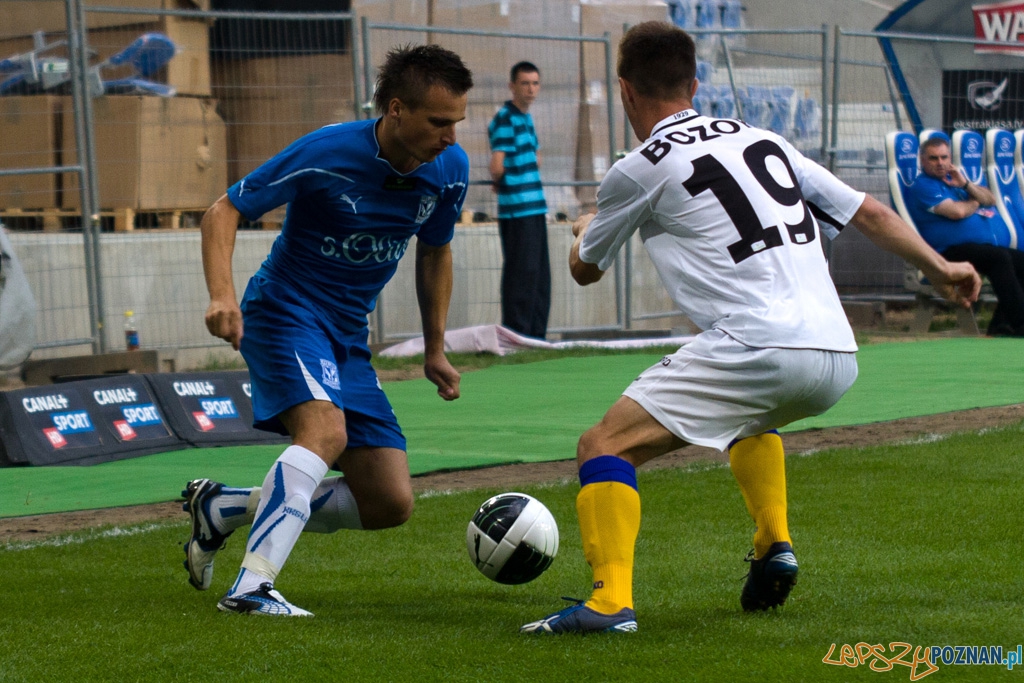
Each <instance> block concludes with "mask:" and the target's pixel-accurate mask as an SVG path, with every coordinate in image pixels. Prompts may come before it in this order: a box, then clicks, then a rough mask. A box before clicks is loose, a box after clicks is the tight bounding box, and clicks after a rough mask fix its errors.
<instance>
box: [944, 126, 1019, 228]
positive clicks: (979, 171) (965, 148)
mask: <svg viewBox="0 0 1024 683" xmlns="http://www.w3.org/2000/svg"><path fill="white" fill-rule="evenodd" d="M951 152H952V153H951V155H950V156H951V157H952V162H953V165H954V166H957V167H959V168H960V170H961V171H962V172H963V174H964V175H965V176H967V179H968V180H970V181H971V182H972V183H975V184H976V185H981V186H982V187H988V186H989V185H988V179H987V178H986V177H985V176H986V175H987V174H986V173H985V140H984V138H982V137H981V133H977V132H975V131H973V130H958V131H954V132H953V145H952V148H951ZM997 208H998V209H999V213H998V219H997V223H998V224H999V225H997V227H996V229H995V230H996V240H997V244H999V246H1002V247H1008V246H1010V236H1011V235H1013V237H1014V239H1016V230H1015V229H1014V228H1013V221H1012V220H1010V219H1009V217H1008V216H1004V215H1003V214H1004V213H1005V211H1006V207H1004V206H1003V205H1002V203H1001V202H1000V203H999V204H997Z"/></svg>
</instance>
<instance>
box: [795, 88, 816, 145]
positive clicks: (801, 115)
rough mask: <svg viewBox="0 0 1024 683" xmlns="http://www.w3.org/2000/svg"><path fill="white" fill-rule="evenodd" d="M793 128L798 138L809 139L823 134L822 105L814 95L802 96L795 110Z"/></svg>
mask: <svg viewBox="0 0 1024 683" xmlns="http://www.w3.org/2000/svg"><path fill="white" fill-rule="evenodd" d="M793 130H794V132H795V133H796V136H797V137H798V138H802V139H808V138H812V137H818V136H820V135H821V107H819V106H818V101H817V100H815V99H814V98H813V97H801V98H800V99H799V100H798V101H797V103H796V111H795V112H793Z"/></svg>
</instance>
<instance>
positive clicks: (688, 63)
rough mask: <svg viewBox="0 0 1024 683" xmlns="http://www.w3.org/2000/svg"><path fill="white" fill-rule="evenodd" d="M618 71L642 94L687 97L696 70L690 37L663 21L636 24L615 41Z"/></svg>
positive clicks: (675, 97) (676, 97)
mask: <svg viewBox="0 0 1024 683" xmlns="http://www.w3.org/2000/svg"><path fill="white" fill-rule="evenodd" d="M618 74H619V78H622V79H623V80H626V81H629V84H630V85H631V86H633V88H634V89H635V90H636V92H637V94H639V95H641V96H643V97H651V98H655V99H660V100H674V99H678V98H679V97H681V96H682V97H685V98H687V99H689V97H690V84H691V83H692V82H693V78H694V76H695V75H696V74H697V48H696V46H695V45H694V43H693V38H691V37H690V34H688V33H687V32H686V31H684V30H682V29H680V28H678V27H676V26H674V25H672V24H670V23H668V22H665V21H645V22H643V23H640V24H637V25H636V26H633V27H632V28H630V29H629V30H628V31H626V34H625V35H624V36H622V40H621V41H620V42H619V65H618Z"/></svg>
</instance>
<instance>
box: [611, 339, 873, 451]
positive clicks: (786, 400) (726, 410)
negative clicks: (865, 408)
mask: <svg viewBox="0 0 1024 683" xmlns="http://www.w3.org/2000/svg"><path fill="white" fill-rule="evenodd" d="M856 379H857V358H856V354H853V353H842V352H838V351H820V350H817V349H780V348H767V349H759V348H754V347H751V346H746V345H744V344H741V343H739V342H738V341H736V340H735V339H733V338H732V337H730V336H729V335H727V334H725V333H724V332H720V331H718V330H708V331H707V332H703V333H701V334H699V335H697V337H696V338H695V339H694V340H693V341H692V342H691V343H689V344H687V345H686V346H684V347H682V348H681V349H679V350H678V351H676V352H675V353H673V354H672V355H671V356H665V357H664V358H663V359H662V360H661V362H659V363H657V364H655V365H653V366H651V367H650V368H648V369H647V370H645V371H644V372H643V374H641V375H640V376H639V377H637V378H636V381H634V382H633V383H632V384H631V385H629V387H628V388H627V389H626V390H625V391H624V392H623V396H628V397H629V398H631V399H633V400H634V401H636V402H637V403H639V404H640V405H641V406H643V408H644V410H646V411H647V412H648V413H650V414H651V416H653V417H654V419H655V420H657V421H658V422H660V423H661V424H662V425H663V426H664V427H665V429H667V430H669V431H670V432H672V433H673V434H675V435H676V436H678V437H679V438H680V439H682V440H684V441H686V442H687V443H692V444H696V445H698V446H710V447H711V448H717V449H718V450H721V451H724V450H725V449H726V448H728V447H729V444H730V443H731V442H732V441H733V440H735V439H742V438H745V437H748V436H756V435H757V434H761V433H763V432H766V431H769V430H771V429H777V428H779V427H783V426H785V425H787V424H789V423H790V422H795V421H796V420H802V419H803V418H805V417H810V416H812V415H820V414H821V413H824V412H825V411H826V410H828V409H829V408H831V407H832V406H833V405H835V403H836V402H837V401H839V399H840V398H842V396H843V394H845V393H846V391H847V390H848V389H849V388H850V387H851V386H853V382H854V380H856Z"/></svg>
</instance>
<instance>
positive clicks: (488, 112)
mask: <svg viewBox="0 0 1024 683" xmlns="http://www.w3.org/2000/svg"><path fill="white" fill-rule="evenodd" d="M26 4H30V5H32V6H33V8H34V12H33V15H32V16H30V17H25V16H22V15H20V14H18V13H17V12H13V11H10V8H13V7H17V6H22V5H26ZM368 6H369V5H368ZM545 7H547V6H545ZM595 7H596V6H595ZM591 9H593V8H591ZM545 11H546V12H553V11H554V10H551V9H546V10H545ZM0 12H3V13H5V16H6V17H10V19H11V20H10V21H6V22H5V23H4V24H2V25H0V59H2V58H4V57H10V56H12V55H20V56H21V59H23V60H27V61H28V62H32V63H34V64H35V65H36V66H37V67H38V74H40V75H39V78H38V79H37V82H35V83H28V84H21V85H20V86H18V87H13V88H12V87H11V86H10V85H8V86H7V87H6V89H5V85H4V84H5V83H6V81H5V80H4V78H5V76H4V74H3V73H0V221H3V223H5V224H6V226H7V228H8V229H9V230H10V231H11V236H12V242H13V243H14V246H15V249H16V250H17V254H18V256H19V258H20V259H21V260H22V262H23V265H24V267H25V270H26V273H27V275H28V276H29V278H30V282H31V285H32V288H33V292H34V293H35V295H36V297H37V300H38V302H39V318H38V323H37V338H38V348H37V351H36V352H35V356H34V357H46V356H48V355H50V356H52V355H69V354H72V353H82V352H83V351H88V350H90V349H91V350H92V351H94V352H95V351H104V350H116V349H120V348H122V346H123V341H122V334H121V319H122V314H123V312H124V311H126V310H133V311H134V313H135V321H136V323H137V325H138V326H139V328H140V333H141V336H142V343H143V346H146V347H149V348H160V349H164V350H174V349H191V348H195V349H205V348H210V349H216V348H223V345H221V344H220V342H219V341H218V340H216V339H214V338H212V337H210V336H209V335H208V334H207V332H206V330H205V327H204V325H203V320H202V319H203V312H204V311H205V308H206V304H207V301H208V299H207V296H206V291H205V284H204V280H203V275H202V267H201V262H200V258H199V235H198V230H196V227H197V225H198V221H199V219H200V218H201V215H202V211H203V210H204V209H205V208H206V207H207V206H208V205H209V204H210V203H212V202H213V201H214V200H216V198H217V197H219V196H220V195H221V194H222V193H223V191H224V189H225V188H226V187H227V186H228V185H229V184H231V183H233V182H235V181H236V180H238V179H240V178H241V177H243V176H244V175H245V174H246V173H247V172H249V171H250V170H252V169H253V168H255V167H256V166H257V165H259V164H260V163H261V162H262V161H264V160H265V159H267V158H269V157H270V156H271V155H273V154H274V153H276V152H277V151H279V150H280V149H282V148H283V147H284V146H286V145H287V144H288V143H289V142H291V141H292V140H293V139H295V138H297V137H299V136H300V135H302V134H304V133H306V132H309V131H312V130H314V129H316V128H318V127H320V126H322V125H326V124H328V123H334V122H338V121H345V120H353V119H356V118H364V117H368V116H371V115H372V113H371V112H370V111H369V109H368V107H367V106H366V102H367V101H368V100H369V99H370V93H371V92H372V84H373V80H374V77H375V73H376V72H375V67H376V65H377V64H379V63H380V62H381V61H382V60H383V56H384V53H385V51H386V50H387V49H388V48H390V47H392V46H393V45H396V44H401V43H423V42H428V41H429V42H435V43H439V44H442V45H444V46H446V47H449V48H451V49H453V50H455V51H456V52H458V53H459V54H461V55H462V56H463V58H464V59H465V60H466V61H467V63H468V64H469V66H470V68H471V69H472V70H473V72H474V80H475V82H476V86H475V87H474V89H473V90H472V91H471V93H470V100H469V108H468V112H467V120H466V121H465V122H464V123H462V124H460V128H459V130H458V137H459V142H460V144H461V145H462V146H463V147H464V148H465V149H466V150H467V153H468V154H469V156H470V164H471V180H472V181H473V186H472V187H471V190H470V192H469V193H468V196H467V203H466V212H465V213H464V217H465V218H466V219H467V221H466V223H465V224H462V225H460V226H458V229H457V231H456V238H455V241H454V242H453V250H454V254H455V267H456V288H455V292H454V295H453V302H452V314H451V316H450V320H449V325H450V326H451V327H460V326H465V325H474V324H487V323H495V322H498V321H499V320H500V300H499V296H500V294H499V280H500V268H501V253H500V244H499V241H498V239H497V232H496V226H495V224H494V221H493V216H494V215H495V213H496V203H495V198H494V195H493V194H492V193H491V191H490V189H489V181H488V178H487V171H486V168H487V159H488V157H489V148H488V144H487V136H486V128H487V123H488V122H489V120H490V118H491V117H492V116H493V114H494V112H495V111H496V110H497V108H498V107H499V106H500V105H501V103H502V102H503V101H504V100H505V99H507V97H508V95H507V93H508V91H507V83H508V69H509V67H510V66H511V65H512V64H513V63H514V62H516V61H518V60H520V59H529V60H530V61H533V62H534V63H536V64H538V66H539V67H540V69H541V74H542V90H541V95H540V97H539V98H538V100H537V102H536V103H535V105H534V106H533V107H532V108H531V114H532V115H533V117H534V119H535V122H536V127H537V131H538V135H539V137H540V141H541V147H542V152H543V167H542V173H543V177H544V181H545V194H546V197H547V200H548V206H549V210H550V216H549V218H550V221H549V243H550V250H551V258H552V270H553V273H552V274H553V305H552V312H551V324H550V329H551V330H552V332H570V331H582V330H597V329H628V328H638V327H639V328H669V327H678V326H685V324H686V321H685V320H684V319H682V318H681V317H680V316H679V315H678V314H677V313H676V312H675V311H674V308H673V306H672V304H671V302H670V300H669V299H668V296H667V295H666V294H665V292H664V289H663V287H662V286H661V284H660V282H659V281H658V278H657V276H656V274H655V272H654V270H653V268H652V267H651V265H650V262H649V259H648V258H647V257H646V254H642V253H641V252H642V251H643V250H642V246H641V243H640V241H639V239H638V238H634V240H632V241H631V242H630V243H628V245H627V249H626V250H624V253H623V254H622V255H620V259H619V263H618V264H617V265H616V268H615V271H614V273H613V277H609V278H605V280H603V281H602V282H601V283H600V284H598V285H596V286H593V287H588V288H579V287H577V286H576V285H575V284H574V283H572V282H571V280H570V279H569V277H568V274H567V272H566V271H567V269H566V268H564V267H563V264H564V263H565V260H566V258H567V253H568V247H569V244H570V243H571V236H570V232H569V227H570V223H569V222H567V221H565V220H559V219H560V218H561V219H565V218H572V217H575V216H576V215H578V214H579V213H580V212H581V211H586V210H589V209H592V208H593V205H594V198H595V196H596V195H595V193H596V186H597V185H598V183H599V182H600V179H601V177H602V176H603V174H604V173H605V172H606V171H607V169H608V167H609V166H610V165H611V164H612V163H614V159H615V157H616V155H617V154H618V153H621V152H622V150H625V149H628V148H630V147H632V146H634V145H635V144H636V143H637V141H636V140H635V139H634V138H633V137H632V133H631V131H630V130H629V128H628V125H627V124H626V122H625V121H624V117H623V116H622V115H621V110H620V109H619V106H618V93H617V81H616V79H614V78H613V64H614V59H615V45H616V43H617V38H618V35H620V34H621V31H622V30H623V28H624V27H623V26H622V25H621V24H618V25H617V26H607V22H606V26H605V27H604V28H605V30H602V31H601V32H600V33H597V34H591V35H586V34H584V35H575V34H574V33H573V31H576V32H582V31H585V30H587V29H588V28H593V27H594V26H597V27H598V28H601V26H600V25H599V24H597V23H593V22H592V23H591V24H589V25H588V24H587V22H586V21H584V22H582V23H577V24H572V23H571V20H568V19H567V20H566V21H570V23H560V22H562V20H561V19H558V20H555V19H551V18H547V17H546V20H547V23H546V25H545V26H544V27H543V28H536V29H532V30H531V31H530V32H516V31H513V30H511V29H512V28H515V26H516V25H515V24H514V23H510V22H507V21H506V22H505V23H504V24H503V23H501V21H497V22H495V23H487V22H486V21H481V22H478V25H480V26H483V28H472V29H470V28H449V27H446V26H442V25H440V24H439V23H438V22H442V21H444V17H440V18H438V17H435V25H432V26H416V25H412V24H408V23H400V22H393V21H379V20H376V19H371V18H370V17H366V16H359V15H358V14H350V13H335V14H321V13H273V14H266V13H263V14H260V13H250V12H204V11H198V10H162V9H148V8H146V9H143V8H139V9H125V8H122V7H116V8H115V7H92V6H90V7H84V6H83V5H82V4H81V0H34V1H33V2H31V3H24V2H22V3H17V2H10V1H9V0H0ZM375 16H380V15H379V13H378V14H377V15H375ZM474 16H478V15H474ZM495 17H497V18H498V19H501V16H500V15H495ZM385 18H387V17H385ZM478 18H479V17H478ZM457 19H458V20H459V22H460V23H461V24H463V25H464V24H465V23H466V21H465V16H460V17H457ZM452 23H453V25H454V24H455V19H452ZM35 26H38V30H39V31H40V32H39V33H35V35H33V33H34V32H35V31H36V30H37V29H36V28H33V27H35ZM69 26H70V27H71V31H68V27H69ZM495 26H496V27H497V28H494V27H495ZM693 33H694V35H695V37H696V38H697V41H698V48H699V56H700V65H699V72H698V77H699V78H700V80H701V86H700V88H699V91H698V97H697V99H696V101H695V106H697V107H698V109H700V110H701V111H702V113H708V114H713V115H718V116H728V117H739V118H743V119H745V120H747V121H748V122H750V123H752V124H753V125H758V126H761V127H764V128H769V129H772V130H776V131H777V132H779V133H780V134H782V135H784V136H785V137H786V138H787V139H789V140H790V141H791V142H793V144H794V145H796V146H797V147H798V148H799V149H800V150H801V151H803V153H804V154H806V155H808V156H810V157H812V158H814V159H816V160H819V161H820V162H821V163H823V164H826V165H828V166H830V167H831V168H832V169H833V170H834V171H835V172H836V173H837V174H838V175H840V177H842V178H843V179H844V180H846V181H847V182H849V183H850V184H851V185H853V186H854V187H857V188H859V189H862V190H866V191H869V192H872V193H875V194H876V195H878V196H879V197H880V198H883V199H884V198H885V197H886V195H887V189H886V187H885V184H884V178H885V173H884V171H883V170H882V169H881V164H883V163H884V162H883V159H882V155H881V150H882V145H883V138H884V135H885V133H886V132H888V131H889V130H891V129H893V128H895V127H897V124H898V122H897V117H899V116H904V118H903V121H905V120H906V118H905V115H904V114H902V113H901V110H900V108H899V107H898V105H896V104H894V102H895V99H894V97H893V96H892V94H891V92H892V91H891V88H890V87H889V84H890V79H889V78H888V76H887V70H886V67H885V65H884V62H883V61H882V57H881V54H880V52H879V49H878V45H877V41H875V42H872V40H871V39H870V38H861V37H859V36H857V37H854V36H846V35H842V34H841V33H840V32H839V31H838V30H837V31H835V32H834V34H833V31H831V30H830V29H828V28H827V27H820V28H811V29H800V30H790V31H766V30H756V29H747V30H694V31H693ZM153 34H159V35H162V36H166V37H167V38H168V39H169V40H170V41H171V42H173V43H174V45H175V46H176V47H175V52H174V53H173V56H172V57H167V58H166V59H164V63H162V64H158V65H157V66H155V67H154V64H153V63H149V64H147V63H146V61H145V59H143V58H139V59H136V60H135V61H132V59H131V58H130V55H129V57H124V53H126V52H129V53H130V52H131V50H130V48H131V46H132V45H134V44H135V41H137V40H138V39H139V38H140V37H142V36H149V35H153ZM158 42H159V41H158ZM830 44H831V45H834V46H835V47H834V49H831V50H830ZM143 53H144V54H149V53H146V52H145V51H143ZM154 54H155V53H154ZM165 57H166V55H165ZM158 58H159V55H158V54H157V55H155V56H152V59H154V60H156V59H158ZM45 74H49V76H45V77H44V75H45ZM47 79H48V80H47ZM833 82H834V83H835V84H836V86H837V87H835V88H832V85H831V84H832V83H833ZM169 88H172V89H174V91H175V95H174V96H173V97H170V96H166V95H167V94H168V92H167V89H169ZM101 90H105V92H106V93H107V94H104V95H100V96H96V95H97V94H98V93H99V92H100V91H101ZM86 93H89V94H90V95H91V96H90V97H86ZM114 93H118V94H116V95H114ZM161 95H163V96H161ZM833 112H834V113H835V115H834V116H833ZM80 160H81V161H80ZM282 215H283V214H282V212H280V211H278V212H274V213H272V214H269V215H267V216H264V217H263V219H261V221H259V222H258V223H256V224H246V225H243V230H242V231H241V232H240V233H239V239H238V244H237V248H236V255H235V260H234V268H235V278H236V287H237V288H238V289H239V291H241V290H242V289H243V288H244V285H245V282H246V280H247V279H248V277H249V275H251V273H252V272H253V271H255V269H256V268H257V267H258V266H259V263H260V261H261V260H262V258H263V257H264V256H265V254H266V253H267V252H268V251H269V246H270V243H271V242H272V240H273V239H274V237H275V236H276V234H277V230H278V229H279V227H280V223H281V220H282ZM846 232H847V233H852V232H854V231H846ZM830 256H831V263H832V267H833V273H834V276H835V279H836V282H837V284H838V285H839V287H840V289H841V291H843V292H847V293H854V294H863V293H868V292H872V293H876V294H878V293H880V294H886V293H889V294H894V293H899V291H900V287H901V282H902V280H901V277H900V276H901V273H902V264H901V262H899V261H898V259H893V258H890V257H887V256H886V255H884V254H881V253H880V252H877V250H874V248H873V247H872V246H871V245H870V244H867V243H866V241H865V240H863V239H860V238H858V237H857V236H856V235H849V236H848V235H847V234H845V233H844V235H843V236H842V237H841V238H840V239H839V240H837V242H836V243H835V244H834V246H833V248H832V250H831V254H830ZM413 289H414V287H413V278H412V264H411V262H410V263H405V262H403V263H402V264H401V266H400V268H399V272H398V274H397V275H396V277H395V280H394V281H393V282H392V283H391V284H390V285H389V286H388V287H387V289H386V290H385V291H384V293H383V294H382V296H381V298H380V302H379V312H378V314H377V315H375V316H374V317H373V319H372V320H371V327H372V329H373V333H374V337H375V339H376V340H378V341H384V340H391V339H399V338H403V337H407V336H410V335H413V334H417V333H418V330H419V315H418V312H417V309H416V303H415V297H414V296H413V295H412V294H411V292H412V291H413Z"/></svg>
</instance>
